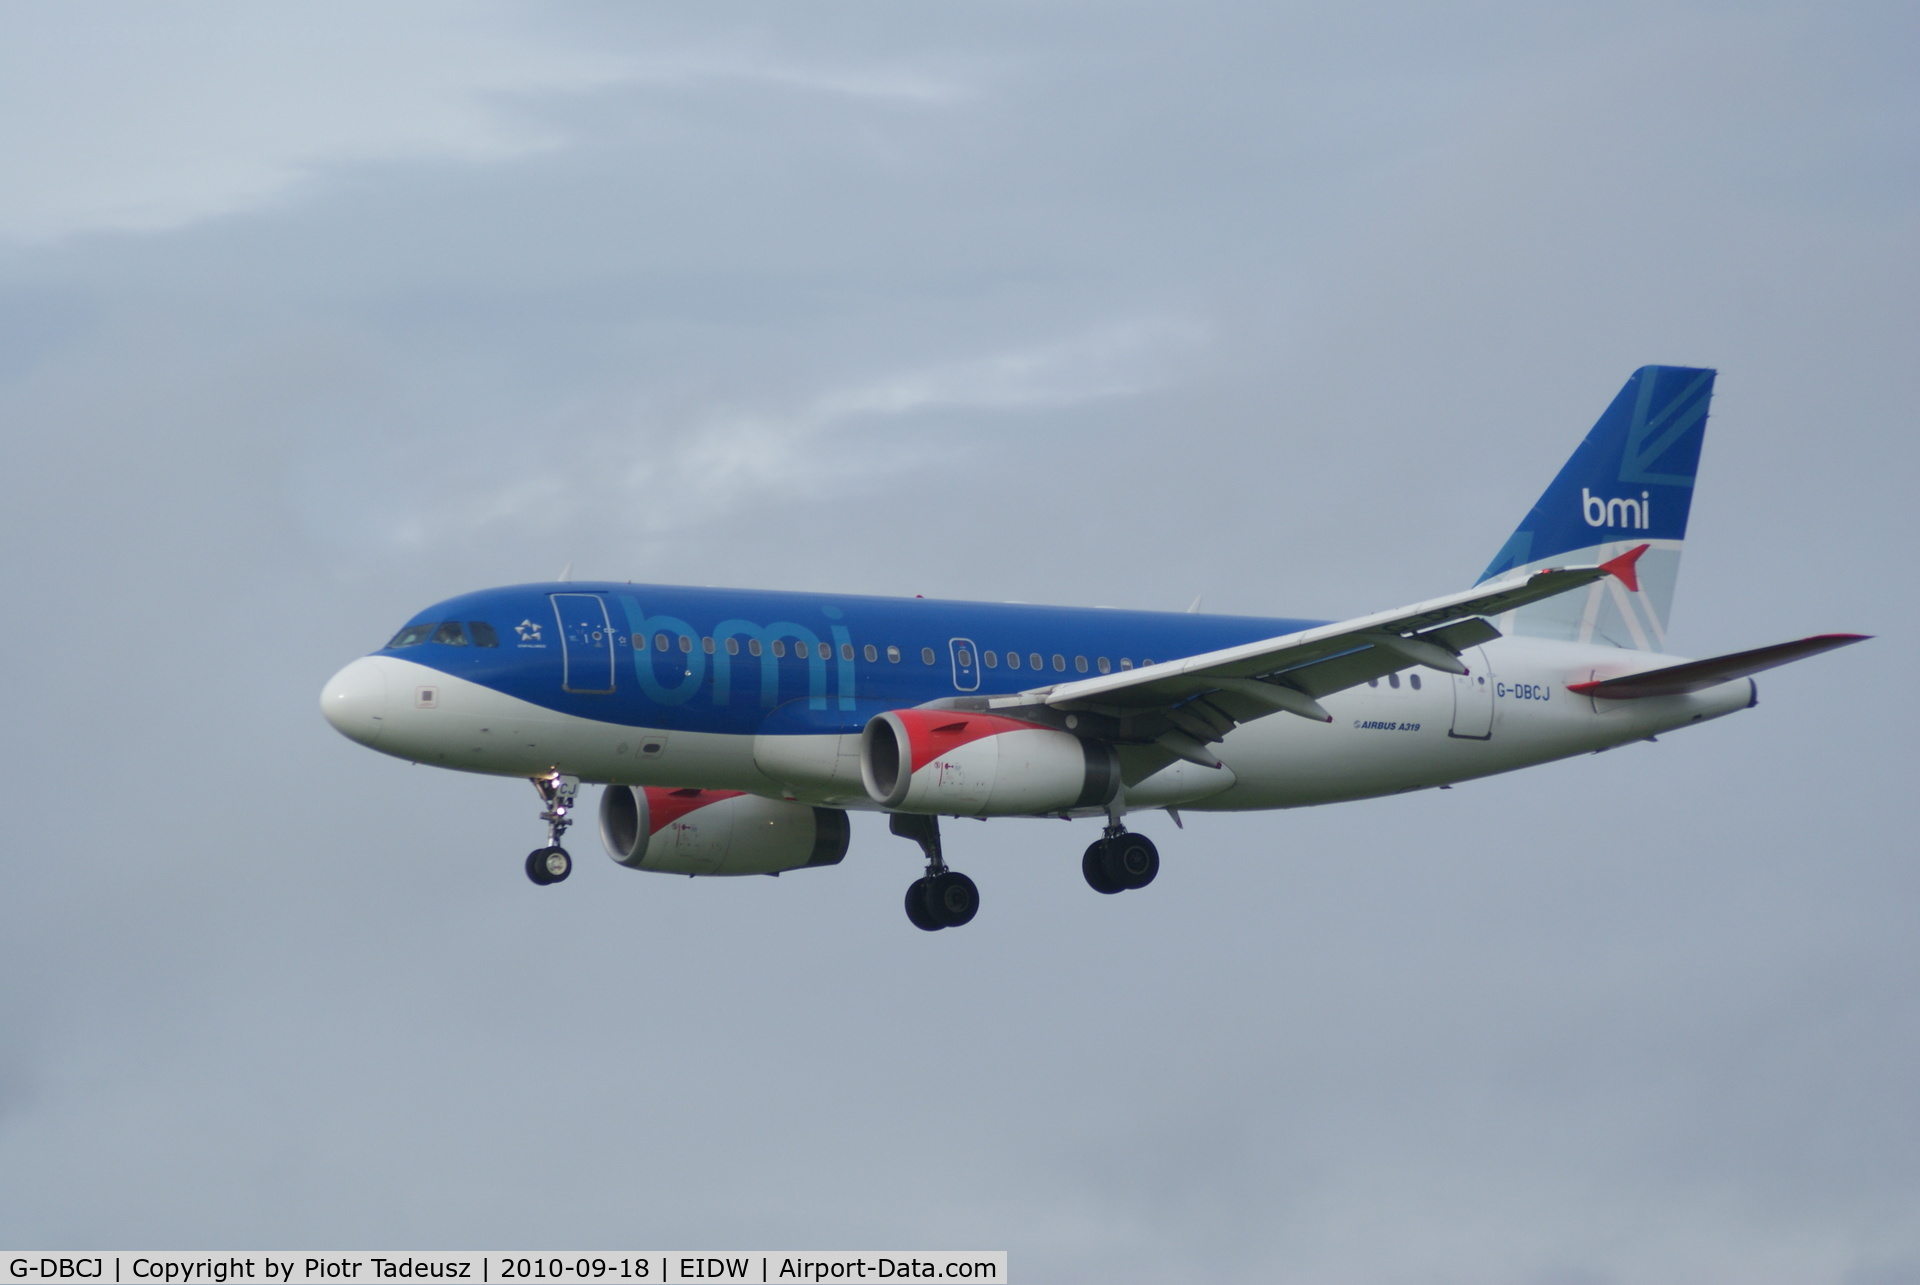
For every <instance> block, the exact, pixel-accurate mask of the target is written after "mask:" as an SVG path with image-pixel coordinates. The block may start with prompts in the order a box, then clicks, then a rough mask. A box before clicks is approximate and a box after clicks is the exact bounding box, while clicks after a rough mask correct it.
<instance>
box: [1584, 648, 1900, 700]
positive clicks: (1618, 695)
mask: <svg viewBox="0 0 1920 1285" xmlns="http://www.w3.org/2000/svg"><path fill="white" fill-rule="evenodd" d="M1868 637H1870V635H1868V634H1816V635H1815V636H1813V637H1812V638H1801V639H1799V640H1798V641H1795V642H1784V643H1775V644H1774V645H1773V646H1771V647H1757V648H1755V649H1754V650H1752V651H1739V652H1735V653H1734V654H1733V655H1731V656H1715V657H1714V658H1713V659H1711V660H1691V661H1688V662H1687V663H1686V664H1684V665H1669V666H1667V667H1666V668H1665V669H1651V670H1648V671H1647V672H1646V673H1643V674H1626V675H1624V676H1622V677H1620V678H1605V679H1601V680H1600V681H1598V682H1592V683H1568V684H1567V690H1568V691H1572V692H1578V693H1580V694H1581V695H1582V696H1597V697H1600V698H1602V699H1604V700H1639V699H1640V698H1642V697H1645V696H1684V695H1685V694H1686V693H1688V692H1697V691H1704V690H1705V689H1706V688H1709V687H1714V686H1717V685H1719V684H1720V683H1724V682H1729V681H1731V680H1733V679H1735V678H1745V677H1747V676H1748V675H1750V674H1757V673H1759V672H1760V671H1761V670H1763V669H1772V668H1773V667H1774V666H1776V665H1786V664H1790V663H1792V662H1793V661H1796V660H1805V659H1806V658H1807V657H1809V656H1817V655H1819V654H1820V653H1821V652H1823V651H1832V650H1833V649H1834V648H1835V647H1845V646H1847V645H1848V644H1850V643H1857V642H1864V641H1865V640H1866V639H1867V638H1868Z"/></svg>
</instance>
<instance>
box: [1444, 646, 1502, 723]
mask: <svg viewBox="0 0 1920 1285" xmlns="http://www.w3.org/2000/svg"><path fill="white" fill-rule="evenodd" d="M1460 659H1462V660H1464V661H1466V662H1467V672H1466V673H1464V674H1456V675H1455V676H1454V679H1453V727H1452V728H1451V729H1450V730H1449V731H1448V732H1447V735H1448V736H1456V737H1459V738H1460V739H1462V740H1468V741H1490V740H1492V739H1493V674H1492V672H1491V670H1490V669H1489V667H1488V665H1487V652H1486V649H1485V648H1484V647H1469V648H1468V649H1467V650H1466V651H1463V652H1461V653H1460Z"/></svg>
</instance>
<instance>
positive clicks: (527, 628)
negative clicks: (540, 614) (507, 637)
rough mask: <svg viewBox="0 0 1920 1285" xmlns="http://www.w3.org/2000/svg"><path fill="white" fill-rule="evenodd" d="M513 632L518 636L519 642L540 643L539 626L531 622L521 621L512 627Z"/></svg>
mask: <svg viewBox="0 0 1920 1285" xmlns="http://www.w3.org/2000/svg"><path fill="white" fill-rule="evenodd" d="M513 632H514V633H516V634H519V635H520V641H521V642H539V641H540V626H539V625H536V624H534V623H533V622H532V621H531V620H523V621H521V622H520V623H519V624H517V625H515V626H514V627H513Z"/></svg>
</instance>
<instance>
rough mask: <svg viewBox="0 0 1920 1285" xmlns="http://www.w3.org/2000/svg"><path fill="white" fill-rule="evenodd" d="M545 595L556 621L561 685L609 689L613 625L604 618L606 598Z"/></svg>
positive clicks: (576, 689)
mask: <svg viewBox="0 0 1920 1285" xmlns="http://www.w3.org/2000/svg"><path fill="white" fill-rule="evenodd" d="M549 596H550V597H551V598H552V599H553V614H554V618H555V619H557V620H558V621H559V622H560V658H561V659H560V686H561V688H562V689H564V690H566V691H570V692H596V693H597V692H610V691H612V690H613V627H612V625H611V624H609V623H608V621H607V604H606V601H605V600H604V599H602V598H601V597H600V595H599V594H597V593H556V594H551V595H549ZM635 645H636V646H640V645H643V644H641V643H639V642H636V643H635Z"/></svg>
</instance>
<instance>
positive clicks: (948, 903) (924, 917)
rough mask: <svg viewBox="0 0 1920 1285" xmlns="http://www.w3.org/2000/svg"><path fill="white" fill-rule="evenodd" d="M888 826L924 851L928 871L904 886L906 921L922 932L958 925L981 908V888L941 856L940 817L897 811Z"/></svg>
mask: <svg viewBox="0 0 1920 1285" xmlns="http://www.w3.org/2000/svg"><path fill="white" fill-rule="evenodd" d="M887 828H888V829H890V830H892V831H893V832H894V833H895V834H897V835H899V836H900V837H901V838H903V839H912V840H913V841H914V842H915V843H918V844H919V845H920V850H921V851H922V852H924V853H926V854H927V873H926V874H924V875H922V876H921V877H920V878H918V879H915V880H914V881H913V882H912V883H911V884H908V885H907V921H908V922H909V923H911V924H912V925H913V926H914V927H915V928H918V929H920V930H921V931H922V932H930V933H931V932H938V931H940V930H941V929H942V928H958V927H959V926H960V925H962V924H964V923H968V922H971V920H972V919H973V917H974V915H975V914H977V913H978V912H979V910H980V890H979V889H978V888H976V887H974V884H973V880H971V879H969V878H967V877H966V876H965V875H963V874H961V873H960V872H959V871H958V870H949V869H947V863H946V861H945V860H943V859H942V857H941V855H940V818H938V817H930V816H913V815H909V814H907V813H904V812H896V813H894V814H893V816H892V817H891V818H890V819H889V820H888V822H887Z"/></svg>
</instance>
